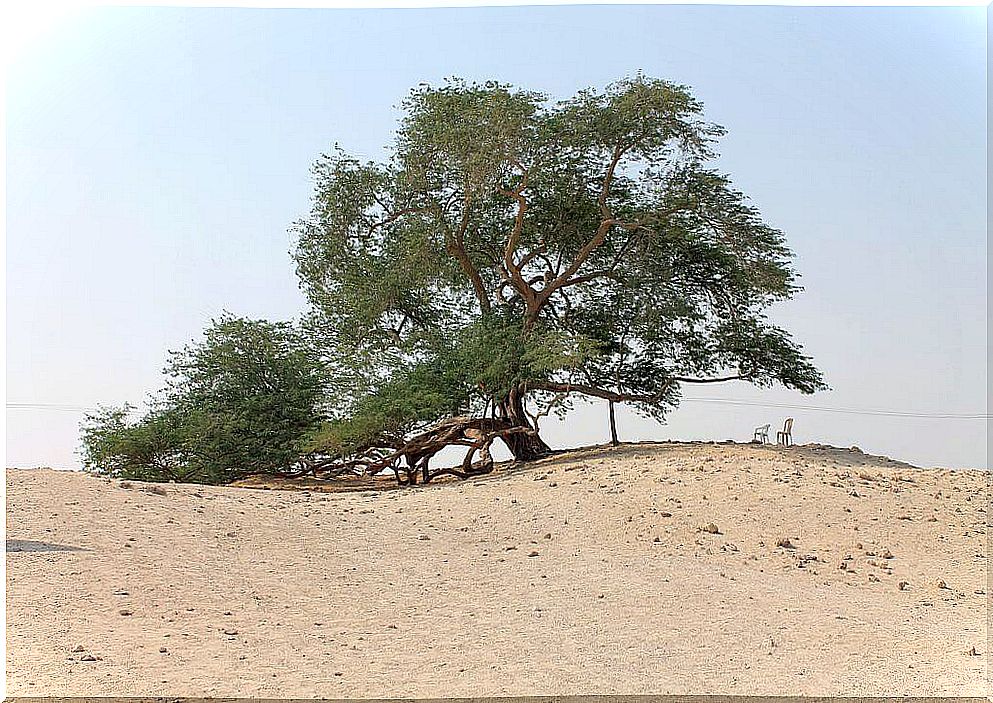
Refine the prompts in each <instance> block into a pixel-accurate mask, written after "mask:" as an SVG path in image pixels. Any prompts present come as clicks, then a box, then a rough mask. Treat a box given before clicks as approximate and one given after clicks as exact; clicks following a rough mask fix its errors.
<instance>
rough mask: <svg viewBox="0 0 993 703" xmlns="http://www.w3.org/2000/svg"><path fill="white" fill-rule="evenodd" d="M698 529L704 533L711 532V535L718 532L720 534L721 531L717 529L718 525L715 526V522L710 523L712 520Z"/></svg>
mask: <svg viewBox="0 0 993 703" xmlns="http://www.w3.org/2000/svg"><path fill="white" fill-rule="evenodd" d="M700 529H701V530H702V531H703V532H706V533H708V534H712V535H719V534H721V531H720V529H718V527H717V525H715V524H714V523H712V522H711V523H708V524H707V525H705V526H704V527H701V528H700Z"/></svg>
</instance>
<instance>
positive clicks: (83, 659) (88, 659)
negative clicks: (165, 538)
mask: <svg viewBox="0 0 993 703" xmlns="http://www.w3.org/2000/svg"><path fill="white" fill-rule="evenodd" d="M973 649H975V648H973ZM96 660H97V658H96V657H95V656H93V655H92V654H84V655H83V656H81V657H80V658H79V661H81V662H95V661H96Z"/></svg>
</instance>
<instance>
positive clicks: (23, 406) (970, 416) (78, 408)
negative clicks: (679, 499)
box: [7, 398, 993, 420]
mask: <svg viewBox="0 0 993 703" xmlns="http://www.w3.org/2000/svg"><path fill="white" fill-rule="evenodd" d="M680 402H686V403H715V404H718V405H738V406H746V407H756V408H782V409H789V410H811V411H814V412H824V413H840V414H843V415H872V416H878V417H908V418H925V419H933V420H989V419H991V418H993V415H989V414H986V413H948V412H936V413H923V412H902V411H898V410H861V409H857V408H830V407H825V406H820V405H794V404H791V403H765V402H761V401H752V400H733V399H726V398H682V399H681V401H680ZM7 409H8V410H56V411H62V412H77V413H78V412H97V408H90V407H86V406H83V405H69V404H63V403H7Z"/></svg>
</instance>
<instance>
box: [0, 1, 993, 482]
mask: <svg viewBox="0 0 993 703" xmlns="http://www.w3.org/2000/svg"><path fill="white" fill-rule="evenodd" d="M985 22H986V8H807V7H734V6H655V7H653V6H627V7H626V6H573V7H568V6H559V7H511V8H472V9H425V10H331V9H326V10H285V9H284V10H253V9H214V10H211V9H202V8H176V9H163V8H113V9H103V10H99V11H90V12H89V13H87V14H84V15H82V16H80V17H77V18H76V19H74V20H72V21H69V22H66V23H64V24H62V25H61V26H59V27H57V28H56V29H55V30H53V31H52V32H51V33H49V34H47V35H44V36H43V37H42V38H41V39H40V40H38V41H37V42H35V44H34V45H33V46H32V47H31V49H30V50H29V51H27V52H25V53H23V54H22V56H21V58H20V60H19V61H18V62H17V63H15V64H14V66H13V68H12V71H11V73H10V75H9V81H8V86H7V113H6V115H7V165H6V167H7V222H6V225H7V314H8V317H7V401H8V403H57V404H68V405H73V406H93V405H95V404H97V403H101V402H105V403H122V402H124V401H132V402H135V401H141V400H142V399H143V398H144V397H145V396H146V394H147V393H149V392H151V391H153V390H155V389H157V388H158V387H160V385H161V376H160V369H161V367H162V365H163V362H164V360H165V353H166V350H167V349H170V348H178V347H180V346H182V345H183V344H184V343H186V342H187V341H188V340H190V339H191V338H193V337H194V336H196V335H198V334H199V332H200V330H201V329H202V328H203V327H204V326H205V325H206V324H207V322H208V320H209V319H210V318H211V317H212V316H216V315H217V314H219V313H220V312H221V311H222V310H225V309H227V310H230V311H232V312H235V313H238V314H244V315H249V316H260V317H269V318H291V317H293V316H295V315H297V314H298V313H299V312H300V311H301V310H302V307H303V299H302V296H301V295H300V294H299V292H298V291H297V287H296V279H295V276H294V272H293V267H292V264H291V261H290V258H289V254H288V252H289V250H290V248H291V245H292V240H291V237H290V235H288V234H287V228H288V226H289V225H290V224H291V223H292V221H293V220H295V219H297V218H299V217H301V216H303V215H305V214H306V212H307V211H308V208H309V198H310V193H311V183H310V176H309V167H310V164H311V162H312V161H313V160H314V159H315V157H317V156H318V155H319V154H320V153H321V152H322V151H325V150H327V148H328V147H329V145H331V144H332V143H334V142H338V143H339V144H340V145H341V146H342V147H344V148H345V149H346V150H348V151H351V152H353V153H355V154H358V155H360V156H365V157H377V156H380V155H381V154H382V153H383V147H384V146H386V145H387V144H388V143H389V140H390V138H391V134H392V130H393V129H394V127H395V124H396V119H397V116H398V113H397V111H396V109H395V105H397V104H398V102H399V101H400V100H401V99H402V98H403V96H404V94H405V93H406V91H407V90H408V89H409V88H410V87H412V86H414V85H416V84H418V83H420V82H422V81H427V82H435V83H437V82H439V81H441V80H442V79H443V78H444V77H446V76H450V75H459V76H463V77H466V78H471V79H498V80H501V81H506V82H510V83H514V84H517V85H521V86H523V87H527V88H530V89H534V90H540V91H544V92H547V93H549V94H551V95H552V96H553V97H555V98H563V97H567V96H569V95H571V94H572V93H574V92H575V91H576V90H578V89H580V88H583V87H587V86H603V85H604V84H606V83H608V82H610V81H612V80H615V79H617V78H620V77H623V76H625V75H630V74H632V73H633V72H635V71H637V70H639V69H641V70H643V71H644V72H646V73H647V74H649V75H652V76H657V77H661V78H666V79H670V80H674V81H677V82H680V83H685V84H688V85H690V86H692V88H693V90H694V92H695V94H696V95H697V96H698V97H699V98H700V99H702V100H703V101H704V103H705V105H706V114H707V116H708V117H709V118H710V119H712V120H714V121H716V122H719V123H721V124H723V125H725V126H726V127H727V128H728V130H729V134H728V136H727V137H726V138H725V139H724V141H723V143H722V145H721V148H720V151H721V154H722V157H721V162H720V166H721V168H722V169H724V170H725V171H727V172H728V173H730V174H731V176H732V177H733V179H734V181H735V183H736V184H737V186H738V187H739V188H741V189H742V190H743V191H744V192H745V193H747V194H748V195H750V196H751V198H752V199H753V202H754V203H755V204H756V205H757V206H758V207H759V208H760V209H761V211H762V212H763V213H764V215H765V217H766V219H767V221H769V222H770V223H772V224H774V225H775V226H777V227H780V228H782V229H783V230H785V231H786V233H787V236H788V239H789V242H790V244H791V246H792V248H793V249H794V251H795V252H796V254H797V266H798V268H799V270H800V272H801V274H802V283H803V285H804V286H805V288H806V290H805V291H804V292H803V293H801V294H800V295H799V297H798V298H797V299H795V300H794V301H791V302H790V303H788V304H785V305H782V306H780V307H779V308H777V310H776V317H777V319H779V320H780V321H781V322H782V323H783V324H784V325H785V326H786V327H787V328H788V329H790V330H791V331H792V332H793V333H794V334H795V336H796V338H797V339H798V340H799V341H800V342H801V343H802V344H804V346H805V348H806V349H807V351H808V352H809V353H810V354H812V355H813V356H814V358H815V360H816V362H817V363H818V364H819V366H820V367H821V368H822V370H823V371H824V373H825V375H826V378H827V381H828V382H829V383H830V384H831V386H832V387H833V390H832V391H830V392H826V393H821V394H818V395H816V396H812V397H808V396H801V395H799V394H796V393H792V392H787V391H783V390H765V391H760V390H756V389H752V388H751V387H749V386H746V385H743V384H735V385H731V386H725V387H721V388H715V387H710V388H706V389H704V390H700V389H690V390H689V391H688V395H690V396H695V397H706V398H717V397H723V398H729V399H737V400H745V401H750V402H765V403H787V404H797V405H808V406H818V407H834V408H855V409H881V410H899V411H904V412H918V413H934V412H947V413H984V412H986V399H987V393H986V389H987V370H986V352H987V346H986V345H987V342H986V340H987V337H986V290H987V288H986V281H987V278H986V277H987V271H986V261H987V243H986V25H985ZM788 414H789V415H793V416H795V417H796V418H797V421H796V426H795V430H794V434H795V436H796V439H797V441H799V442H809V441H818V442H825V443H831V444H836V445H841V446H850V445H853V444H856V445H858V446H860V447H862V448H863V449H865V450H866V451H873V452H879V453H885V454H889V455H891V456H894V457H897V458H901V459H905V460H909V461H913V462H916V463H922V464H929V465H941V466H986V465H987V458H986V423H985V422H984V421H983V420H968V419H925V418H903V417H901V418H895V417H881V416H863V415H850V414H841V413H829V412H818V411H812V410H790V409H784V408H775V407H772V408H763V407H757V406H732V405H719V404H714V403H706V402H687V403H685V404H684V406H682V407H681V408H680V409H679V410H678V411H676V412H675V413H674V414H673V415H672V416H671V418H670V421H669V423H668V424H667V425H664V426H659V425H656V424H655V423H652V422H648V421H645V420H641V419H637V418H635V417H633V416H630V415H628V414H625V413H622V414H621V416H620V422H621V427H620V429H621V434H622V438H623V439H636V438H653V439H667V438H685V439H719V440H721V439H725V438H734V439H738V440H747V439H749V438H750V436H751V430H752V428H753V427H754V426H756V425H759V424H765V423H766V422H771V423H773V425H774V426H775V425H777V424H780V423H781V422H782V419H783V418H784V417H785V416H786V415H788ZM78 421H79V415H78V414H76V413H73V412H67V411H54V410H45V411H42V410H24V409H8V411H7V465H8V466H37V465H56V466H66V467H71V466H78V460H77V458H76V457H75V456H74V451H75V450H76V448H77V446H78V437H77V424H78ZM546 424H547V428H546V433H545V434H546V436H547V438H548V439H549V440H550V441H551V443H552V444H556V445H559V446H564V445H568V444H588V443H592V442H599V441H603V440H604V439H606V436H607V435H606V427H605V412H604V411H603V409H602V408H600V407H599V406H594V407H589V408H586V409H583V410H580V411H577V413H576V414H575V416H574V418H573V421H572V422H571V423H570V424H569V425H565V426H563V425H557V424H556V423H555V422H553V421H546ZM774 429H775V427H774Z"/></svg>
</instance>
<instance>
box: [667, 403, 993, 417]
mask: <svg viewBox="0 0 993 703" xmlns="http://www.w3.org/2000/svg"><path fill="white" fill-rule="evenodd" d="M680 402H689V403H717V404H720V405H743V406H752V407H759V408H785V409H789V410H813V411H815V412H824V413H842V414H845V415H875V416H880V417H918V418H929V419H935V420H989V419H991V418H993V415H989V414H986V413H949V412H936V413H922V412H902V411H900V410H862V409H857V408H829V407H825V406H821V405H793V404H790V403H763V402H759V401H751V400H728V399H725V398H682V399H681V400H680Z"/></svg>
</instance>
